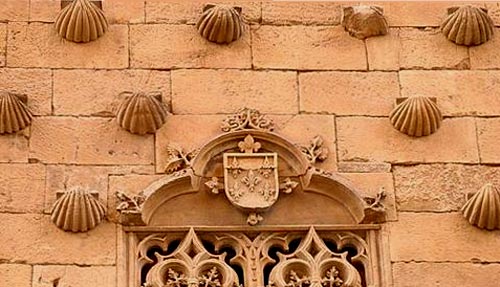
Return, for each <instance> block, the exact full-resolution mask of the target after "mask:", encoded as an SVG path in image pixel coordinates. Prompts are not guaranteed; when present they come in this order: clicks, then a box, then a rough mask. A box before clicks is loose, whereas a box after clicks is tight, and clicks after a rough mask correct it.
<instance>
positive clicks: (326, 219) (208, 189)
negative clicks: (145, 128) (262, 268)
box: [119, 110, 385, 226]
mask: <svg viewBox="0 0 500 287" xmlns="http://www.w3.org/2000/svg"><path fill="white" fill-rule="evenodd" d="M222 130H223V132H224V133H223V134H221V135H219V136H217V137H215V138H213V139H212V140H210V141H209V142H208V143H206V144H205V145H204V146H202V147H201V148H200V149H199V150H197V151H194V152H190V153H185V152H184V151H182V150H181V149H172V152H171V157H170V161H169V165H168V166H167V171H168V172H169V174H167V175H165V177H164V178H162V179H160V180H158V181H156V182H154V183H153V184H151V185H150V186H149V187H147V188H146V189H145V190H144V191H143V192H142V193H141V194H140V195H139V196H137V197H135V198H128V197H126V196H125V195H123V194H121V195H119V198H120V200H121V201H122V203H121V204H120V207H119V209H120V211H121V221H122V223H123V224H125V225H147V226H237V225H246V224H247V223H248V224H249V225H256V224H260V225H323V224H324V225H352V224H359V223H377V222H381V221H384V220H385V210H384V207H383V205H382V203H381V200H382V199H383V194H380V195H379V196H377V197H376V198H372V197H367V196H365V195H364V194H363V193H362V192H361V191H359V190H357V189H356V188H355V187H354V186H352V185H351V184H350V183H349V182H348V181H347V180H346V179H344V178H343V177H342V176H340V175H338V174H336V173H334V172H328V171H324V170H320V169H317V168H316V167H315V165H314V163H315V162H316V160H318V158H319V157H321V156H322V155H321V153H325V156H326V151H322V150H321V148H322V147H321V145H322V141H321V138H320V137H317V138H315V140H314V141H313V143H312V144H311V146H310V147H307V148H304V147H299V146H297V145H296V144H294V143H292V142H290V141H288V140H287V139H285V138H284V137H283V136H281V135H279V134H278V133H275V132H273V131H272V121H270V120H268V119H267V118H265V117H264V116H263V115H260V113H258V112H257V111H255V110H243V111H242V112H240V113H239V114H238V115H236V116H232V117H230V118H228V119H227V120H226V121H225V122H224V124H223V128H222Z"/></svg>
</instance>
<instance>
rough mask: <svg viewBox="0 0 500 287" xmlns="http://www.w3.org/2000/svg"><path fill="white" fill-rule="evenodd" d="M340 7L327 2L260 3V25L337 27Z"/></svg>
mask: <svg viewBox="0 0 500 287" xmlns="http://www.w3.org/2000/svg"><path fill="white" fill-rule="evenodd" d="M340 18H341V5H339V4H338V3H328V2H300V3H298V2H295V3H293V2H281V3H280V2H274V1H271V2H262V23H263V24H271V25H297V24H299V25H300V24H305V25H314V24H323V25H338V24H340Z"/></svg>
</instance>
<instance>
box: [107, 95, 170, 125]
mask: <svg viewBox="0 0 500 287" xmlns="http://www.w3.org/2000/svg"><path fill="white" fill-rule="evenodd" d="M116 117H117V121H118V124H119V125H120V126H121V127H122V128H124V129H126V130H127V131H129V132H131V133H133V134H140V135H144V134H146V133H154V132H155V131H156V130H157V129H159V128H161V126H162V125H163V124H164V123H165V121H166V119H167V109H166V107H165V106H164V105H163V103H162V102H161V96H160V97H159V98H157V97H155V96H153V95H146V94H142V93H137V94H133V95H132V96H130V97H127V98H126V99H125V100H124V101H123V102H122V104H121V105H120V108H119V109H118V114H117V116H116Z"/></svg>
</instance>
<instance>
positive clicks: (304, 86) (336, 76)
mask: <svg viewBox="0 0 500 287" xmlns="http://www.w3.org/2000/svg"><path fill="white" fill-rule="evenodd" d="M299 83H300V84H299V85H300V110H301V111H304V112H313V113H330V114H335V115H371V116H386V115H388V114H389V113H390V112H391V110H392V108H393V106H394V102H395V99H396V97H398V96H399V83H398V75H397V73H383V72H371V73H364V72H311V73H300V74H299Z"/></svg>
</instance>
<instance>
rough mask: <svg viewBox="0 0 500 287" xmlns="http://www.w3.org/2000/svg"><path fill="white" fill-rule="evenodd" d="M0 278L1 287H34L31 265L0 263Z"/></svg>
mask: <svg viewBox="0 0 500 287" xmlns="http://www.w3.org/2000/svg"><path fill="white" fill-rule="evenodd" d="M0 278H2V280H0V287H12V286H16V287H32V286H31V266H30V265H21V264H0Z"/></svg>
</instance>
